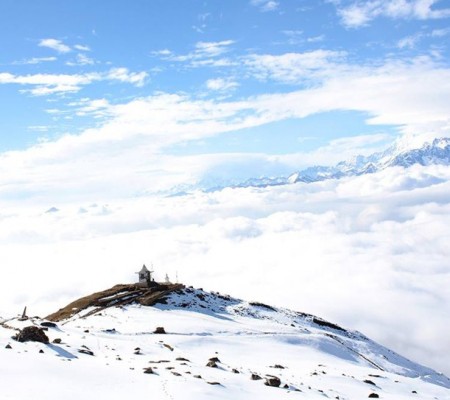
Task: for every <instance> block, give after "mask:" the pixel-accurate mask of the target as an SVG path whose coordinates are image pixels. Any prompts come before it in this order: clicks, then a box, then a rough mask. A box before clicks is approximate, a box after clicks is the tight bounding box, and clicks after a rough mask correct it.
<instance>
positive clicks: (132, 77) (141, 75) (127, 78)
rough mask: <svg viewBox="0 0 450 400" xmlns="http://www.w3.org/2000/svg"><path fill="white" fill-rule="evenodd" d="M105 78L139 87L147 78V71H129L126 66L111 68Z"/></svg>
mask: <svg viewBox="0 0 450 400" xmlns="http://www.w3.org/2000/svg"><path fill="white" fill-rule="evenodd" d="M106 78H107V79H110V80H117V81H120V82H125V83H131V84H133V85H135V86H138V87H140V86H143V85H144V83H145V80H146V79H147V78H148V73H147V72H145V71H141V72H130V71H129V70H128V68H112V69H111V70H110V71H109V72H108V74H107V75H106Z"/></svg>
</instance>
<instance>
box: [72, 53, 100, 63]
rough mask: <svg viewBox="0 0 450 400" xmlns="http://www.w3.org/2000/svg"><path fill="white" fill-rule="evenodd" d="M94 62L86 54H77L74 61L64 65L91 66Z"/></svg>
mask: <svg viewBox="0 0 450 400" xmlns="http://www.w3.org/2000/svg"><path fill="white" fill-rule="evenodd" d="M93 64H95V61H94V60H93V59H92V58H90V57H88V56H87V55H86V54H82V53H78V54H77V56H76V58H75V60H73V61H67V62H66V65H69V66H79V65H93Z"/></svg>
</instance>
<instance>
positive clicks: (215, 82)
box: [206, 78, 239, 91]
mask: <svg viewBox="0 0 450 400" xmlns="http://www.w3.org/2000/svg"><path fill="white" fill-rule="evenodd" d="M238 86H239V84H238V83H237V82H236V81H235V80H234V79H232V78H216V79H208V80H207V81H206V87H207V88H208V89H209V90H217V91H228V90H230V89H234V88H236V87H238Z"/></svg>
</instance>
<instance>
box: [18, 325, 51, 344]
mask: <svg viewBox="0 0 450 400" xmlns="http://www.w3.org/2000/svg"><path fill="white" fill-rule="evenodd" d="M13 339H14V340H17V341H18V342H40V343H45V344H47V343H48V342H49V340H48V337H47V335H46V334H45V332H44V330H43V329H42V328H39V327H37V326H27V327H25V328H23V329H22V330H21V331H20V332H19V333H18V334H17V335H16V336H14V337H13Z"/></svg>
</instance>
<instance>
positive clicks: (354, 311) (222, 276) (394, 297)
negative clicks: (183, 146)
mask: <svg viewBox="0 0 450 400" xmlns="http://www.w3.org/2000/svg"><path fill="white" fill-rule="evenodd" d="M54 205H55V204H48V205H47V206H46V207H43V206H42V205H41V204H39V205H34V206H27V205H23V204H22V205H17V206H15V205H14V203H8V204H7V205H5V206H4V207H3V208H2V211H1V212H0V263H1V266H2V274H1V280H0V291H1V299H2V301H1V303H0V316H1V317H4V318H5V317H10V316H14V315H16V314H18V313H20V312H21V311H22V309H23V307H24V306H28V310H29V314H31V315H34V314H38V315H41V316H45V315H46V314H47V313H50V312H53V311H55V310H56V309H58V308H60V307H62V306H64V305H66V304H67V303H68V302H69V301H71V300H73V299H75V298H77V297H80V296H83V295H87V294H90V293H91V292H93V291H95V290H102V289H106V288H108V287H110V286H112V285H114V284H116V283H126V282H133V281H135V280H136V275H135V271H137V270H139V269H140V267H141V266H142V264H143V263H146V264H147V265H150V264H151V263H152V264H153V267H154V269H155V274H156V277H157V279H159V280H163V279H164V277H165V274H166V273H167V274H168V275H169V277H170V278H171V280H176V278H177V277H178V280H179V281H181V282H183V283H185V284H187V285H194V286H196V287H203V288H204V289H208V290H214V291H220V292H222V293H228V294H230V295H233V296H237V297H241V298H244V299H247V300H259V301H262V302H265V303H269V304H273V305H276V306H282V307H288V308H292V309H296V310H299V311H304V312H309V313H313V314H316V315H318V316H321V317H323V318H326V319H329V320H331V321H333V322H336V323H338V324H340V325H342V326H344V327H346V328H349V329H355V330H359V331H361V332H363V333H364V334H366V335H367V336H369V337H371V338H372V339H374V340H377V341H378V342H380V343H382V344H384V345H386V346H388V347H391V348H393V349H394V350H396V351H398V352H399V353H401V354H402V355H405V356H407V357H409V358H411V359H413V360H415V361H418V362H421V363H423V364H426V365H428V366H431V367H434V368H435V369H437V370H441V371H442V372H444V373H446V374H447V375H448V374H450V369H449V366H448V362H447V360H446V357H443V355H445V354H448V353H449V352H450V325H449V323H448V316H449V315H450V291H449V290H448V288H449V287H450V270H449V259H450V246H449V245H448V244H449V243H450V228H449V227H450V167H447V166H428V167H421V166H414V167H411V168H409V169H406V170H404V169H402V168H390V169H387V170H385V171H382V172H379V173H376V174H372V175H364V176H359V177H353V178H346V179H342V180H328V181H324V182H318V183H313V184H304V183H298V184H294V185H286V186H280V187H270V188H241V189H231V188H227V189H224V190H221V191H217V192H213V193H202V192H195V193H192V194H188V195H184V196H178V197H176V196H175V197H164V196H158V195H145V196H141V197H135V198H132V199H125V200H116V201H110V202H108V203H106V202H104V203H103V202H99V203H95V204H92V203H89V202H86V203H83V202H80V203H73V202H72V203H62V204H61V205H58V209H53V210H51V212H46V211H47V210H48V209H50V208H51V207H52V206H54Z"/></svg>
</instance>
